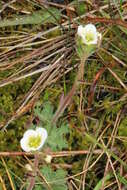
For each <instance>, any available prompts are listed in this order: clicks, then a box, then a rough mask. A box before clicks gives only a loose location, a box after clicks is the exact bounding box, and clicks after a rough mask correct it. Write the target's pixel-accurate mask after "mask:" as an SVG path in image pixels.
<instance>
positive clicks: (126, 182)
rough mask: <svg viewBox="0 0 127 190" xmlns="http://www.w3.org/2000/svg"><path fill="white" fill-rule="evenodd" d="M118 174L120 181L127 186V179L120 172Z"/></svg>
mask: <svg viewBox="0 0 127 190" xmlns="http://www.w3.org/2000/svg"><path fill="white" fill-rule="evenodd" d="M117 176H118V178H119V180H120V182H121V183H123V184H124V185H125V186H126V187H127V180H126V179H125V178H124V177H123V176H121V175H120V174H117Z"/></svg>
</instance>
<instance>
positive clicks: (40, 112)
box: [34, 102, 69, 151]
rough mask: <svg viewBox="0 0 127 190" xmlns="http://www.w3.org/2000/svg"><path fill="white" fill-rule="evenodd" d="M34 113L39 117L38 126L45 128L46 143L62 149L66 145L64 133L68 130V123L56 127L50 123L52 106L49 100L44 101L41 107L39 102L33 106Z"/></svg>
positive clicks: (53, 147)
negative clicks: (46, 134)
mask: <svg viewBox="0 0 127 190" xmlns="http://www.w3.org/2000/svg"><path fill="white" fill-rule="evenodd" d="M34 113H35V115H36V116H38V117H39V119H40V121H41V122H42V124H40V126H39V127H42V126H43V127H44V128H45V129H46V130H47V133H48V138H47V140H46V144H47V145H48V146H49V147H50V148H51V149H52V150H53V151H56V150H62V149H63V148H67V147H68V143H67V140H66V138H65V136H66V134H67V133H68V132H69V128H68V124H66V123H63V124H62V125H61V126H59V127H57V126H56V125H55V124H53V123H52V118H53V115H54V114H53V107H52V105H51V104H50V103H49V102H46V103H45V104H44V105H43V109H41V106H40V104H37V106H36V107H35V110H34Z"/></svg>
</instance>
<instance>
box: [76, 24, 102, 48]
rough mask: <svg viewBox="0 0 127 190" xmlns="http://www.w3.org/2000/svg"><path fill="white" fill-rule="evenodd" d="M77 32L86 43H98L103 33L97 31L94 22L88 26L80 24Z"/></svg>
mask: <svg viewBox="0 0 127 190" xmlns="http://www.w3.org/2000/svg"><path fill="white" fill-rule="evenodd" d="M77 34H78V35H79V36H80V37H81V38H82V41H83V43H84V44H86V45H90V44H97V43H98V40H101V33H99V32H97V29H96V27H95V26H94V25H93V24H87V25H86V26H82V25H80V26H79V27H78V32H77Z"/></svg>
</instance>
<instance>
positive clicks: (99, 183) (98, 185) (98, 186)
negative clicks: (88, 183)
mask: <svg viewBox="0 0 127 190" xmlns="http://www.w3.org/2000/svg"><path fill="white" fill-rule="evenodd" d="M111 177H112V176H111V175H110V174H108V175H106V176H105V177H104V178H102V179H101V180H100V181H99V182H98V183H97V185H96V187H95V188H94V190H100V189H101V187H102V182H103V181H104V186H105V185H106V182H107V181H108V180H109V179H110V178H111Z"/></svg>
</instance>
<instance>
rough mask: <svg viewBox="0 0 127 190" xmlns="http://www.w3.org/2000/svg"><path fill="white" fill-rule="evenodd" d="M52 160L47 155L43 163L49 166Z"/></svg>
mask: <svg viewBox="0 0 127 190" xmlns="http://www.w3.org/2000/svg"><path fill="white" fill-rule="evenodd" d="M51 160H52V156H51V155H47V156H46V158H45V161H46V162H47V164H50V163H51Z"/></svg>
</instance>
